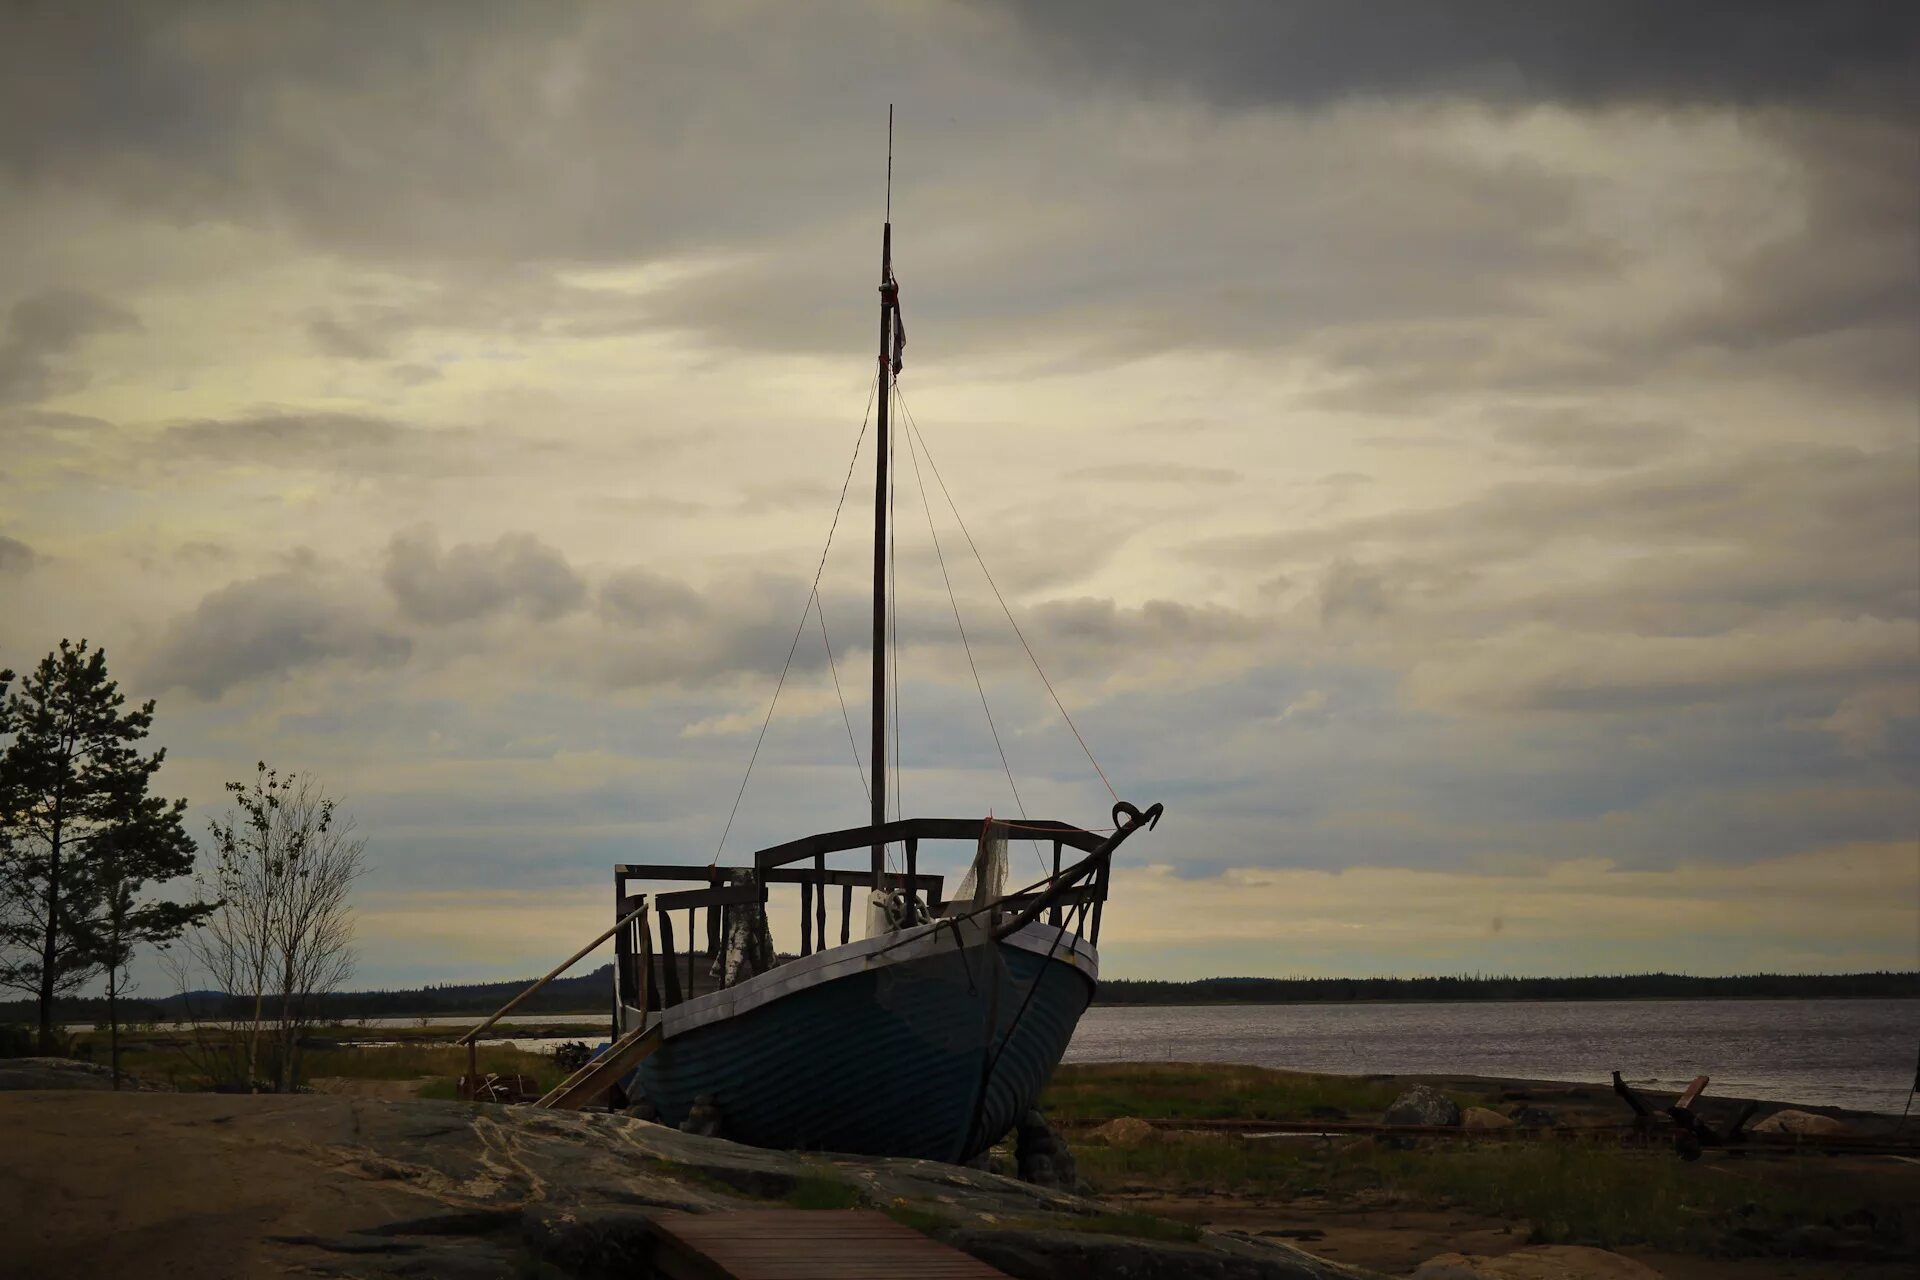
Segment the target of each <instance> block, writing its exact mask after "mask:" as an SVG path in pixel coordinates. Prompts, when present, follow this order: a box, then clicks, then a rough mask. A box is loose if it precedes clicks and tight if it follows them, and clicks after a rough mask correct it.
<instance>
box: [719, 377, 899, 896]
mask: <svg viewBox="0 0 1920 1280" xmlns="http://www.w3.org/2000/svg"><path fill="white" fill-rule="evenodd" d="M879 386H880V372H879V370H877V369H876V370H875V371H874V375H873V385H872V386H870V387H868V388H867V411H866V413H864V414H862V415H861V417H860V434H859V435H857V436H855V437H854V440H853V456H852V457H851V458H848V459H847V474H846V477H845V478H844V479H843V480H841V481H840V501H839V502H838V503H837V504H835V506H834V508H833V523H832V524H830V525H828V526H827V545H826V546H824V547H822V548H820V563H819V564H817V565H815V566H814V570H813V586H812V587H811V588H809V589H808V592H807V603H806V606H805V608H802V609H801V610H800V625H799V626H797V627H795V628H794V629H793V643H792V644H789V645H788V646H787V660H786V662H785V663H783V664H782V665H781V667H780V679H779V681H778V683H776V684H775V685H774V686H773V701H771V702H769V703H768V704H767V715H766V718H765V719H764V720H762V721H761V722H760V736H759V737H757V738H755V739H754V740H753V754H752V755H750V756H748V757H747V771H746V773H744V774H742V775H741V778H740V789H739V790H738V791H736V792H735V793H734V796H733V808H732V809H730V810H728V811H727V825H726V826H724V827H722V828H721V830H720V843H719V844H717V845H715V846H714V847H713V857H712V858H711V859H709V860H708V862H707V865H708V866H709V867H714V866H718V865H719V863H720V853H721V851H722V850H723V849H725V848H726V847H727V835H728V833H729V832H731V831H732V830H733V820H734V819H735V818H737V817H739V816H740V801H741V799H742V798H743V797H744V796H745V795H746V794H747V781H748V779H750V778H752V777H753V765H754V762H755V761H756V760H758V759H759V758H760V747H761V745H762V744H763V743H765V742H766V740H767V726H768V725H770V724H772V723H773V711H774V708H775V707H778V706H779V705H780V691H781V690H782V689H784V688H786V687H787V672H788V671H789V670H791V669H792V667H793V654H794V651H795V650H796V649H798V648H799V647H800V633H801V632H803V631H805V630H806V629H807V611H808V610H809V609H812V608H813V606H814V604H815V603H816V602H817V601H818V600H819V598H820V575H821V574H822V573H824V572H826V568H827V553H828V552H829V551H832V550H833V535H834V533H835V531H836V530H838V529H839V528H840V512H841V510H842V509H844V508H845V507H846V505H847V486H849V485H850V484H852V483H853V468H854V466H855V465H856V464H857V463H858V462H859V461H860V445H861V442H862V441H864V440H865V439H866V438H867V423H868V422H869V421H871V420H872V418H873V401H874V397H875V394H876V392H877V391H878V389H879ZM825 626H826V621H825V618H824V617H823V618H822V620H821V627H822V629H823V633H824V628H825ZM853 761H854V764H855V765H858V764H859V763H860V752H859V750H858V749H855V751H854V753H853Z"/></svg>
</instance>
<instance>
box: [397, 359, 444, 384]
mask: <svg viewBox="0 0 1920 1280" xmlns="http://www.w3.org/2000/svg"><path fill="white" fill-rule="evenodd" d="M387 374H388V376H389V377H391V378H392V379H393V380H394V381H395V382H397V383H399V384H400V385H401V386H403V387H421V386H425V385H426V384H427V383H429V382H438V381H439V380H440V378H441V373H440V371H439V370H438V369H436V368H434V367H433V366H432V365H430V364H396V365H394V366H392V367H391V368H389V369H388V370H387Z"/></svg>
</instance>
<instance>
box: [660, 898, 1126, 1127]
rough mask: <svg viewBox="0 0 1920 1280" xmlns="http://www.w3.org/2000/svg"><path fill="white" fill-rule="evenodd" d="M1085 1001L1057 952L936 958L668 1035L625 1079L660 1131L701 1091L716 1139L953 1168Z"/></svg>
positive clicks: (985, 946) (878, 970)
mask: <svg viewBox="0 0 1920 1280" xmlns="http://www.w3.org/2000/svg"><path fill="white" fill-rule="evenodd" d="M1039 929H1040V930H1045V929H1046V926H1039ZM1068 939H1070V935H1063V945H1064V944H1065V942H1066V940H1068ZM855 945H856V946H857V945H859V944H855ZM1030 945H1031V941H1030V940H1029V946H1030ZM1044 947H1045V944H1042V949H1043V950H1044ZM1079 947H1080V949H1081V951H1082V953H1083V954H1084V953H1085V952H1086V950H1087V948H1086V944H1085V943H1080V944H1079ZM778 973H779V970H775V971H774V973H773V974H768V975H766V977H769V978H771V977H774V976H776V975H777V974H778ZM1036 981H1037V982H1038V986H1037V987H1035V986H1034V983H1035V982H1036ZM1029 990H1032V993H1033V994H1032V999H1031V1000H1030V1001H1029V1000H1028V999H1027V995H1028V992H1029ZM1092 998H1093V981H1092V979H1091V978H1090V977H1089V976H1088V974H1087V973H1085V972H1083V971H1082V970H1081V969H1080V968H1078V967H1076V966H1075V965H1074V964H1072V963H1068V962H1067V961H1065V960H1064V959H1063V958H1061V957H1060V956H1058V955H1056V956H1054V957H1053V958H1051V959H1049V958H1048V957H1047V956H1046V955H1044V954H1041V953H1038V952H1035V951H1033V950H1029V949H1028V948H1027V947H1023V946H1020V945H1016V944H1014V943H1012V942H1008V941H1003V942H998V943H993V942H987V943H977V944H976V945H972V946H967V947H964V948H962V947H959V946H952V947H941V948H940V949H938V950H936V951H933V952H931V953H927V954H921V955H918V956H916V957H914V958H912V959H908V960H904V961H901V962H897V963H886V964H881V965H875V966H872V967H866V968H860V969H857V970H855V971H853V972H850V973H846V974H844V975H842V976H839V977H834V978H832V979H830V980H827V981H824V982H821V983H819V984H817V985H813V986H809V987H806V988H804V989H802V990H797V991H794V992H792V993H790V994H786V995H782V996H781V997H780V998H778V999H774V1000H771V1001H768V1002H767V1003H764V1004H760V1005H758V1006H757V1007H753V1008H749V1009H746V1010H745V1011H744V1012H741V1013H737V1014H734V1015H732V1016H728V1017H723V1018H720V1019H718V1020H715V1021H711V1022H708V1023H706V1024H704V1025H699V1026H693V1027H690V1028H688V1029H686V1030H683V1031H678V1032H674V1031H672V1029H671V1028H670V1029H669V1030H670V1034H669V1036H668V1038H667V1040H666V1042H665V1043H664V1044H663V1045H662V1046H661V1047H660V1048H659V1050H658V1051H657V1052H655V1053H654V1054H653V1056H652V1057H650V1058H648V1059H647V1060H646V1061H645V1062H644V1063H642V1064H641V1066H640V1070H639V1072H638V1080H637V1082H636V1083H637V1085H638V1088H639V1090H640V1091H641V1092H643V1093H644V1094H645V1095H646V1096H647V1098H648V1099H649V1100H650V1101H652V1103H653V1104H654V1105H655V1106H656V1107H658V1108H659V1111H660V1118H661V1120H662V1121H663V1122H665V1123H668V1124H674V1125H677V1124H680V1123H681V1122H682V1121H684V1120H685V1119H686V1116H687V1113H688V1112H689V1111H690V1110H691V1109H692V1106H693V1103H694V1099H695V1098H697V1097H699V1096H700V1095H702V1094H712V1095H713V1097H714V1100H715V1102H716V1103H717V1104H718V1106H719V1109H720V1114H721V1123H722V1133H723V1134H724V1136H726V1137H728V1138H732V1139H734V1140H735V1141H739V1142H746V1143H750V1144H752V1145H755V1146H764V1147H776V1148H783V1149H788V1150H826V1151H845V1152H851V1153H857V1154H865V1155H901V1156H918V1157H921V1158H925V1159H934V1160H965V1159H968V1158H970V1157H972V1156H973V1155H975V1154H977V1153H979V1152H980V1151H983V1150H985V1149H986V1148H987V1147H989V1146H992V1145H993V1143H995V1142H996V1141H998V1140H999V1139H1000V1138H1001V1137H1002V1136H1004V1135H1005V1134H1006V1132H1007V1131H1008V1130H1009V1129H1011V1128H1012V1127H1013V1124H1014V1122H1015V1121H1017V1120H1018V1119H1019V1117H1020V1115H1021V1114H1022V1113H1023V1112H1024V1111H1026V1110H1027V1109H1028V1108H1029V1107H1031V1106H1033V1105H1034V1103H1035V1102H1036V1101H1038V1099H1039V1096H1040V1093H1041V1091H1042V1090H1043V1089H1045V1087H1046V1084H1047V1080H1048V1079H1049V1078H1050V1077H1051V1076H1052V1074H1053V1069H1054V1067H1055V1066H1056V1065H1057V1064H1058V1063H1059V1061H1060V1057H1061V1055H1062V1054H1063V1053H1065V1052H1066V1048H1067V1041H1068V1040H1069V1039H1071V1038H1072V1035H1073V1029H1074V1026H1075V1024H1076V1023H1078V1021H1079V1019H1080V1015H1081V1013H1082V1012H1084V1011H1085V1009H1086V1007H1087V1005H1088V1003H1089V1002H1090V1001H1091V1000H1092ZM1023 1002H1024V1003H1025V1005H1026V1009H1025V1012H1024V1013H1023V1014H1021V1015H1020V1017H1019V1019H1018V1021H1017V1022H1016V1021H1015V1014H1016V1013H1018V1012H1019V1011H1020V1009H1021V1006H1022V1004H1023ZM990 1026H991V1028H992V1030H991V1032H989V1027H990ZM1009 1027H1011V1028H1012V1035H1011V1037H1010V1038H1009V1037H1008V1036H1007V1032H1008V1029H1009ZM989 1061H991V1062H992V1064H993V1067H992V1074H991V1076H990V1077H988V1078H987V1081H986V1088H985V1092H984V1096H981V1074H982V1071H983V1069H985V1068H986V1066H987V1064H988V1062H989ZM629 1088H630V1091H631V1088H632V1086H631V1085H630V1086H629ZM976 1098H978V1099H979V1103H980V1105H979V1115H978V1117H977V1118H976V1116H975V1103H976Z"/></svg>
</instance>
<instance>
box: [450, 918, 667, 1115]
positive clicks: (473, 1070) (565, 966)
mask: <svg viewBox="0 0 1920 1280" xmlns="http://www.w3.org/2000/svg"><path fill="white" fill-rule="evenodd" d="M639 897H640V905H639V906H637V907H635V908H634V909H633V910H631V911H629V912H627V914H625V915H623V916H621V917H620V918H619V919H618V920H615V921H614V922H613V926H612V927H611V928H609V929H608V930H607V931H606V932H605V933H603V934H601V935H600V936H599V937H597V938H595V939H594V940H593V941H592V942H589V943H588V944H587V945H586V946H584V947H582V948H580V949H579V950H578V951H576V952H574V953H573V954H572V955H570V956H568V957H567V958H566V959H565V960H563V961H562V962H561V963H560V964H559V965H558V966H557V967H555V968H554V969H552V970H550V971H549V972H548V973H547V976H546V977H544V978H540V979H538V980H537V981H535V982H534V983H533V985H532V986H530V987H528V988H527V989H526V990H525V991H522V992H521V993H520V994H519V995H517V996H515V997H514V998H513V999H511V1000H509V1001H507V1002H506V1003H505V1004H503V1005H501V1006H500V1009H499V1012H497V1013H495V1014H494V1015H493V1016H492V1017H491V1018H488V1019H487V1020H486V1021H485V1022H483V1023H481V1024H480V1025H479V1026H477V1027H475V1028H474V1029H473V1030H471V1031H469V1032H467V1033H466V1034H465V1035H463V1036H461V1037H460V1038H459V1039H458V1040H455V1041H454V1043H455V1044H463V1045H465V1046H467V1089H468V1092H469V1093H471V1092H472V1091H473V1090H474V1089H477V1088H478V1087H479V1083H480V1068H479V1057H480V1050H479V1045H478V1044H477V1041H478V1040H479V1038H480V1033H481V1032H483V1031H485V1030H486V1029H487V1028H488V1027H491V1026H492V1025H493V1024H494V1023H496V1022H498V1021H500V1019H502V1018H504V1017H506V1016H507V1015H508V1014H509V1013H511V1012H513V1010H514V1009H516V1008H518V1007H519V1005H520V1003H521V1002H522V1001H524V1000H525V999H526V998H527V997H529V996H531V995H532V994H533V993H534V992H536V991H538V990H540V988H542V987H544V986H546V985H547V984H548V983H549V982H552V981H553V980H554V979H555V978H557V977H559V976H560V975H561V974H563V973H565V972H566V971H567V970H569V969H571V968H573V966H574V965H576V964H579V963H580V961H581V959H582V958H584V957H585V956H586V955H587V953H588V952H590V951H592V950H594V949H595V948H596V947H598V946H599V945H600V944H601V943H603V942H605V941H606V940H607V939H608V938H611V937H612V936H613V935H614V934H616V933H618V932H620V930H621V929H622V928H623V927H624V926H625V925H626V924H627V923H628V922H630V921H633V920H639V919H645V917H646V914H647V902H646V895H645V894H640V895H639Z"/></svg>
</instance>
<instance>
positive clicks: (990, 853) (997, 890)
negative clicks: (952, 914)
mask: <svg viewBox="0 0 1920 1280" xmlns="http://www.w3.org/2000/svg"><path fill="white" fill-rule="evenodd" d="M1006 893H1007V838H1006V837H1005V836H1004V835H999V836H983V837H982V838H981V840H980V847H979V849H978V850H977V851H976V852H975V853H974V855H973V865H972V866H971V867H969V868H967V874H966V878H965V879H963V880H962V881H961V882H960V891H959V892H958V893H956V894H954V895H953V900H954V902H955V904H960V903H965V904H966V908H965V909H966V910H969V911H972V910H975V909H977V908H980V907H984V906H986V905H987V904H988V903H990V902H998V901H999V900H1000V899H1001V898H1003V897H1005V896H1006Z"/></svg>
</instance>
